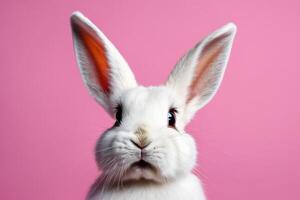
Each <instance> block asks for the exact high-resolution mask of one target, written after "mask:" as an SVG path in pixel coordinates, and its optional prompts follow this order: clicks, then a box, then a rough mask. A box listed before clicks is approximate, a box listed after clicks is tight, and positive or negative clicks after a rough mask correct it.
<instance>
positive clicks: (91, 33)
mask: <svg viewBox="0 0 300 200" xmlns="http://www.w3.org/2000/svg"><path fill="white" fill-rule="evenodd" d="M71 27H72V32H73V40H74V48H75V54H76V59H77V63H78V65H79V68H80V73H81V75H82V78H83V81H84V83H85V85H86V86H87V88H88V89H89V91H90V93H91V95H92V96H93V97H94V98H95V99H96V101H97V102H98V103H100V104H101V105H102V106H103V107H104V109H105V110H106V111H107V112H108V113H109V114H110V115H112V116H113V113H114V107H115V106H117V105H116V104H118V102H117V98H118V97H119V96H120V95H121V93H122V92H123V91H124V90H126V89H130V88H133V87H135V86H136V85H137V83H136V80H135V78H134V75H133V73H132V72H131V70H130V68H129V66H128V64H127V62H126V61H125V60H124V58H123V57H122V55H121V54H120V53H119V51H118V50H117V49H116V48H115V47H114V45H113V44H112V43H111V42H110V41H109V40H108V39H107V38H106V37H105V35H104V34H103V33H102V32H101V31H100V30H99V29H98V28H97V27H96V26H95V25H94V24H93V23H92V22H91V21H90V20H89V19H87V18H86V17H84V16H83V15H82V14H81V13H80V12H75V13H73V14H72V16H71Z"/></svg>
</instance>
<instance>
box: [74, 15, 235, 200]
mask: <svg viewBox="0 0 300 200" xmlns="http://www.w3.org/2000/svg"><path fill="white" fill-rule="evenodd" d="M71 20H72V27H74V26H78V25H79V27H80V28H88V29H89V32H90V33H91V34H92V35H93V37H95V40H97V41H98V42H101V43H102V45H104V46H105V50H106V56H107V58H109V61H110V62H109V63H110V65H109V69H110V72H109V73H110V80H109V83H110V86H111V93H109V94H106V93H105V92H103V89H102V88H101V85H99V84H97V81H95V79H96V78H97V76H96V75H95V71H94V70H93V66H92V63H93V62H92V61H91V60H90V59H91V58H90V57H89V56H88V54H87V51H86V49H85V48H84V45H83V44H82V40H81V39H80V37H79V36H78V34H77V33H76V29H74V28H73V36H74V47H75V52H76V56H77V60H78V64H79V67H80V71H81V74H82V77H83V79H84V82H85V84H86V85H87V86H88V89H89V90H90V93H91V94H92V95H93V96H94V97H95V98H96V100H97V101H98V102H99V103H100V104H101V105H102V106H103V107H104V108H105V109H106V110H107V112H108V113H109V114H111V115H112V116H114V115H115V112H116V111H115V110H114V106H116V105H122V121H121V123H120V124H119V125H118V126H113V127H112V128H110V129H108V130H107V131H106V132H105V133H104V134H102V136H101V137H100V138H99V140H98V142H97V145H96V148H95V157H96V161H97V164H98V166H99V168H100V169H101V170H102V174H101V176H100V177H99V178H98V179H97V180H96V181H95V183H94V185H93V186H92V187H91V190H90V192H89V195H88V199H90V200H100V199H101V200H135V199H136V200H137V199H145V200H154V199H155V200H171V199H172V200H174V199H178V200H181V199H182V200H183V199H189V200H196V199H197V200H204V199H205V197H204V192H203V190H202V187H201V184H200V181H199V180H198V178H197V177H196V176H194V175H193V174H192V172H191V171H192V169H193V167H194V166H195V163H196V158H197V151H196V146H195V142H194V139H193V138H192V137H191V135H189V134H187V133H185V131H184V127H185V125H186V124H187V123H188V121H189V120H190V119H191V117H192V116H193V115H194V113H195V112H196V111H197V110H198V109H200V108H201V107H203V106H204V105H205V104H207V103H208V102H209V101H210V100H211V99H212V97H213V96H214V95H215V93H216V91H217V89H218V88H219V85H220V83H221V80H222V77H223V74H224V70H225V67H226V64H227V61H228V57H229V54H230V49H231V45H232V41H233V37H234V35H235V32H236V28H235V25H233V24H228V25H226V26H224V27H222V28H221V29H219V30H217V31H216V32H214V33H212V34H211V35H209V36H208V37H206V38H205V39H204V40H203V41H202V42H200V43H199V44H197V45H196V46H195V47H194V48H193V49H192V50H191V51H189V52H188V54H187V55H186V56H184V57H183V58H182V59H181V60H180V61H179V62H178V64H177V65H176V67H175V69H174V70H173V71H172V73H171V75H170V77H169V79H168V81H167V83H166V84H165V85H162V86H158V87H143V86H137V84H136V81H135V79H134V76H133V74H132V72H131V71H130V69H129V67H128V65H127V63H126V62H125V61H124V59H123V57H122V56H121V55H120V54H119V52H118V51H117V50H116V48H115V47H114V46H113V45H112V44H111V43H110V42H109V40H108V39H107V38H106V37H105V36H104V34H103V33H102V32H101V31H100V30H99V29H98V28H97V27H96V26H95V25H94V24H92V22H90V21H89V20H88V19H87V18H85V17H84V16H83V15H82V14H80V13H78V12H76V13H74V14H73V15H72V18H71ZM219 47H222V48H221V53H220V54H217V56H216V57H214V60H213V61H212V62H209V65H207V66H208V67H207V70H205V71H204V72H203V76H195V73H196V72H197V66H198V63H199V62H201V60H202V59H203V58H204V57H205V55H209V53H210V52H211V51H214V49H215V48H219ZM199 77H200V78H199ZM198 79H199V80H198ZM192 82H195V83H197V84H198V83H199V84H198V85H199V87H197V89H198V88H199V90H196V93H195V95H192V97H193V98H191V99H190V100H189V101H188V97H189V96H191V89H190V88H191V83H192ZM170 108H176V110H177V113H176V125H175V127H176V128H173V127H169V126H168V112H169V110H170ZM140 129H142V130H143V135H144V136H146V138H147V141H148V146H146V147H145V148H143V149H142V150H141V149H140V148H138V147H137V146H136V145H135V144H134V143H133V142H132V141H135V142H139V140H138V135H137V130H140ZM142 153H143V159H144V161H146V162H148V163H150V164H151V165H152V166H153V168H140V167H137V166H134V165H132V164H133V163H135V162H137V161H139V160H140V159H141V155H142Z"/></svg>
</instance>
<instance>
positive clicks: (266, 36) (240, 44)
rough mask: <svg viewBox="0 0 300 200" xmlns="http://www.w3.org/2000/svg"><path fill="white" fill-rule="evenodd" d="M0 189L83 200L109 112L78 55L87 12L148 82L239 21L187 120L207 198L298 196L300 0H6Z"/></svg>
mask: <svg viewBox="0 0 300 200" xmlns="http://www.w3.org/2000/svg"><path fill="white" fill-rule="evenodd" d="M0 4H1V6H0V22H1V23H0V24H1V31H0V44H1V45H0V55H1V59H0V85H1V94H0V103H1V104H0V110H1V114H0V121H1V122H0V156H1V157H0V158H1V163H0V199H5V200H15V199H26V200H27V199H28V200H29V199H30V200H40V199H43V200H53V199H56V200H60V199H61V200H66V199H72V200H74V199H78V200H80V199H84V197H85V195H86V192H87V190H88V187H89V185H90V184H91V183H92V182H93V180H94V179H95V178H96V176H97V175H98V171H97V169H96V165H95V162H94V158H93V148H94V144H95V142H96V139H97V138H98V137H99V135H100V133H101V132H102V131H104V130H105V129H106V128H108V127H109V126H111V124H112V123H113V121H112V120H111V119H110V118H109V116H108V115H107V114H106V113H105V112H104V110H103V109H102V108H101V107H100V106H99V105H97V104H96V102H94V101H93V100H92V98H91V97H90V96H89V95H88V92H87V90H86V89H85V87H84V86H83V84H82V81H81V79H80V76H79V72H78V69H77V66H76V63H75V59H74V54H73V47H72V40H71V32H70V27H69V16H70V14H71V13H72V11H74V10H81V11H82V12H83V13H85V14H86V15H87V16H88V17H89V18H90V19H92V20H93V21H94V22H95V23H96V24H97V25H98V26H99V27H101V29H102V30H103V31H104V32H105V34H106V35H107V36H108V37H109V38H110V39H111V40H112V41H113V43H114V44H115V45H116V46H117V47H118V48H119V50H120V51H121V52H122V54H123V55H124V57H125V58H126V59H127V61H128V62H129V64H130V65H131V66H132V69H133V71H134V72H135V74H136V77H137V79H138V81H139V82H140V83H141V84H143V85H151V84H153V85H156V84H160V83H162V82H163V81H164V80H165V79H166V77H167V76H168V74H169V72H170V70H171V69H172V67H173V66H174V64H175V63H176V61H177V60H178V58H179V57H180V56H181V55H183V54H184V53H185V52H186V51H187V50H188V49H189V48H191V47H192V46H193V45H194V44H195V43H196V42H197V41H199V40H200V39H201V38H202V37H203V36H205V35H206V34H208V33H209V32H211V31H213V30H214V29H216V28H218V27H220V26H221V25H223V24H225V23H227V22H229V21H233V22H235V23H236V24H237V27H238V33H237V36H236V40H235V42H234V47H233V50H232V54H231V58H230V62H229V66H228V70H227V72H226V74H225V78H224V81H223V83H222V86H221V88H220V90H219V92H218V94H217V95H216V96H215V98H214V100H213V101H212V102H211V103H210V104H209V105H208V106H206V107H205V108H204V109H202V110H201V111H200V112H198V114H197V116H196V118H195V119H194V120H193V121H192V123H191V124H190V125H189V126H188V127H187V130H188V131H189V132H191V134H193V135H194V136H195V137H196V139H197V143H198V147H199V157H198V159H199V165H198V167H197V169H198V170H197V171H200V173H201V174H202V177H203V178H202V180H203V182H204V187H205V190H206V193H207V196H208V200H253V199H255V200H269V199H272V200H282V199H288V200H298V199H300V190H299V185H300V171H299V169H300V150H299V149H300V142H299V140H300V125H299V123H300V121H299V119H300V106H299V105H300V104H299V102H300V94H299V92H300V78H299V74H300V66H299V46H300V37H299V35H300V27H299V19H300V12H299V10H300V3H299V1H289V0H285V1H283V0H282V1H261V0H252V1H248V2H246V1H238V0H236V1H214V0H211V1H184V0H182V1H179V0H178V1H159V0H156V1H139V0H135V1H115V0H110V1H109V0H105V1H91V0H89V1H87V0H85V1H72V2H71V1H62V0H56V1H44V2H43V1H30V0H28V1H16V0H10V1H1V3H0Z"/></svg>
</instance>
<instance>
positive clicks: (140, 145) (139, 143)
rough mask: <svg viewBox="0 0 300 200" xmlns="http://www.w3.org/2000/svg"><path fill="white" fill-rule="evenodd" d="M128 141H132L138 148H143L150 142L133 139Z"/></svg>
mask: <svg viewBox="0 0 300 200" xmlns="http://www.w3.org/2000/svg"><path fill="white" fill-rule="evenodd" d="M130 142H132V144H134V146H136V147H137V148H139V149H144V148H146V147H147V146H148V145H149V144H150V143H151V142H148V143H144V142H136V141H134V140H130Z"/></svg>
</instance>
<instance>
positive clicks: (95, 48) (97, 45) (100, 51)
mask: <svg viewBox="0 0 300 200" xmlns="http://www.w3.org/2000/svg"><path fill="white" fill-rule="evenodd" d="M77 33H78V35H79V37H80V39H81V40H82V42H83V45H84V47H85V49H86V51H87V53H88V55H89V57H90V58H91V60H92V62H93V64H94V66H95V69H94V70H95V72H96V74H97V81H98V83H99V84H100V85H101V87H102V89H103V92H104V93H107V94H108V93H109V92H110V91H109V90H110V88H109V74H108V73H109V65H108V61H107V58H106V55H105V53H106V52H105V49H104V47H103V44H102V43H101V42H100V41H98V40H97V39H95V37H94V36H93V35H92V34H93V33H90V32H89V31H88V30H85V29H84V28H78V30H77Z"/></svg>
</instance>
